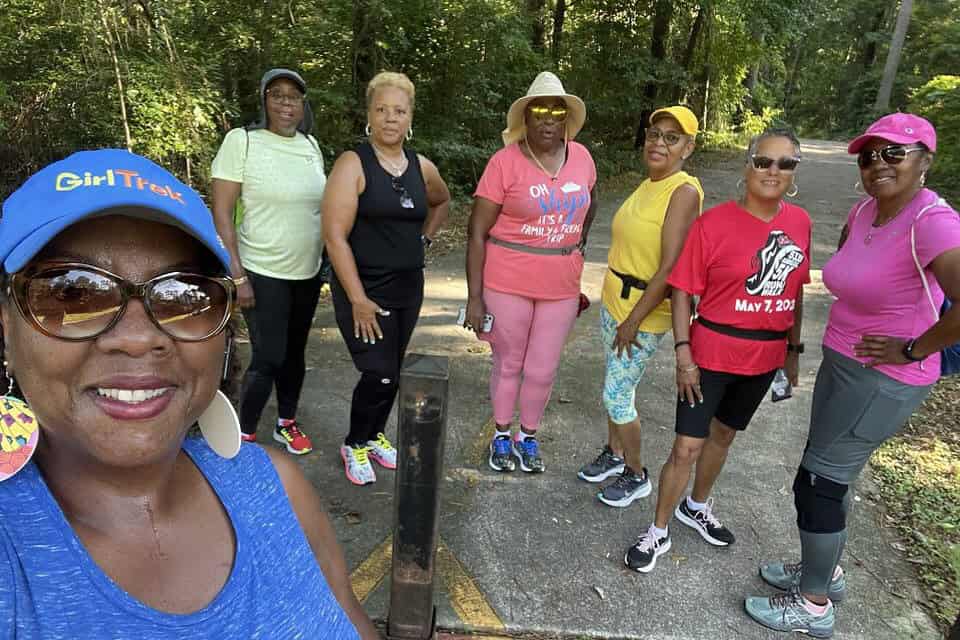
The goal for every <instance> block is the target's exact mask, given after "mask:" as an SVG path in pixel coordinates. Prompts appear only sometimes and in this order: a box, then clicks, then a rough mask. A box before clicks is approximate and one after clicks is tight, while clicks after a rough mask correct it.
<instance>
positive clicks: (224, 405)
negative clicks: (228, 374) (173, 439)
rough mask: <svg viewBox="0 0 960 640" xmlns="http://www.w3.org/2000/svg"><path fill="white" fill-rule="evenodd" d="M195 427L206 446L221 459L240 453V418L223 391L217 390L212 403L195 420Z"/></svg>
mask: <svg viewBox="0 0 960 640" xmlns="http://www.w3.org/2000/svg"><path fill="white" fill-rule="evenodd" d="M197 425H198V426H199V427H200V433H201V434H202V435H203V439H204V440H206V441H207V445H208V446H209V447H210V448H211V449H212V450H213V452H214V453H215V454H217V455H218V456H220V457H221V458H232V457H234V456H235V455H237V454H238V453H240V418H239V417H237V412H236V410H234V408H233V405H232V404H230V399H229V398H228V397H227V396H226V394H224V393H223V391H220V390H219V389H218V390H217V394H216V395H215V396H214V397H213V402H211V403H210V406H209V407H207V408H206V410H204V412H203V413H201V414H200V417H199V418H197Z"/></svg>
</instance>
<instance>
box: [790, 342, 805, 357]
mask: <svg viewBox="0 0 960 640" xmlns="http://www.w3.org/2000/svg"><path fill="white" fill-rule="evenodd" d="M790 351H794V352H796V353H797V355H800V354H801V353H803V343H802V342H801V343H799V344H790V343H789V342H788V343H787V352H788V353H789V352H790Z"/></svg>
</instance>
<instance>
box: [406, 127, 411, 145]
mask: <svg viewBox="0 0 960 640" xmlns="http://www.w3.org/2000/svg"><path fill="white" fill-rule="evenodd" d="M405 137H406V139H407V142H410V141H411V140H413V127H410V128H409V129H407V135H406V136H405Z"/></svg>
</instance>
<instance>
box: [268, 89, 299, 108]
mask: <svg viewBox="0 0 960 640" xmlns="http://www.w3.org/2000/svg"><path fill="white" fill-rule="evenodd" d="M267 98H269V99H270V100H271V101H273V102H276V103H278V104H289V105H293V106H297V105H301V104H303V101H304V100H305V99H306V97H305V96H304V95H303V94H302V93H284V92H283V91H281V90H279V89H270V90H269V91H267Z"/></svg>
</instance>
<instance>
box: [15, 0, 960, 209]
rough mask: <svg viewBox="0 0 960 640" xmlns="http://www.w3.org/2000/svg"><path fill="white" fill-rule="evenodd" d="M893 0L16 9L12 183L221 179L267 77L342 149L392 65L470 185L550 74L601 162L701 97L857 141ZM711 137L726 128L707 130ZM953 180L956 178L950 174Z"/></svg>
mask: <svg viewBox="0 0 960 640" xmlns="http://www.w3.org/2000/svg"><path fill="white" fill-rule="evenodd" d="M899 6H900V5H899V2H896V1H894V0H883V1H881V2H875V1H873V0H776V1H773V0H700V1H698V0H648V1H646V2H624V1H622V0H617V1H614V0H409V1H407V2H404V3H388V2H384V1H383V0H355V1H353V2H347V1H346V0H325V1H322V2H306V1H303V0H283V1H281V0H230V1H226V0H191V1H190V2H186V1H184V0H86V1H83V2H66V1H65V0H3V11H2V12H0V195H3V194H4V193H5V192H6V191H7V190H9V188H10V187H11V186H13V185H15V184H17V183H18V182H19V181H21V180H22V179H23V178H24V177H25V176H26V175H28V174H29V173H30V172H32V171H34V170H36V169H37V168H38V167H39V166H41V165H43V164H45V163H47V162H49V161H51V160H54V159H56V158H59V157H63V156H65V155H67V154H68V153H70V152H71V151H74V150H76V149H80V148H91V147H102V146H116V147H123V146H129V147H131V148H132V149H133V150H134V151H137V152H139V153H143V154H145V155H147V156H150V157H152V158H154V159H156V160H158V161H159V162H161V163H163V164H165V165H167V166H170V167H171V168H173V169H174V170H175V171H177V172H178V173H179V174H180V175H181V176H182V177H184V178H185V179H188V180H189V181H190V182H192V183H193V184H194V185H195V186H197V187H199V188H201V189H203V188H205V185H206V181H207V177H208V176H207V174H208V170H209V164H210V160H211V158H212V155H213V154H214V153H215V152H216V149H217V146H218V145H219V142H220V140H221V138H222V135H223V133H224V132H225V131H226V130H227V129H229V128H230V127H231V126H238V125H242V124H245V123H247V122H249V121H251V120H252V119H253V118H254V117H255V116H256V111H257V108H258V100H257V95H256V94H257V85H258V81H259V78H260V76H261V74H262V73H263V71H264V70H266V69H268V68H271V67H276V66H285V67H290V68H294V69H297V70H299V71H300V72H301V73H302V74H303V75H304V77H305V78H306V80H307V83H308V85H309V99H310V102H311V104H312V106H313V109H314V111H315V113H316V114H317V116H318V117H317V120H316V126H315V131H314V133H315V135H316V136H317V138H318V140H319V141H320V143H321V145H322V148H323V150H324V152H325V153H326V154H327V155H328V156H333V155H335V154H336V153H339V152H340V151H342V150H343V149H345V148H348V147H349V146H351V145H352V144H354V142H355V141H356V139H357V137H358V136H359V135H360V133H361V131H362V129H363V124H364V118H365V116H364V107H363V90H364V85H365V83H366V82H367V81H368V80H369V79H370V77H372V75H373V74H374V73H375V72H376V71H379V70H381V69H391V70H399V71H403V72H405V73H407V74H408V75H409V76H410V77H411V79H412V80H413V81H414V82H415V83H416V86H417V109H416V116H415V122H414V130H415V134H416V137H415V143H414V146H416V147H417V149H418V150H419V151H421V152H423V153H425V154H427V155H428V156H430V157H431V158H432V159H433V160H435V161H436V162H437V163H438V165H439V166H440V169H441V171H443V173H444V175H445V176H447V178H448V180H449V181H450V182H451V183H452V184H453V185H454V186H456V187H458V188H459V189H461V190H462V191H468V190H470V189H471V188H472V186H473V184H475V181H476V178H477V177H478V175H479V173H480V172H481V171H482V168H483V164H484V162H485V161H486V159H487V157H488V156H489V154H490V153H491V152H492V150H494V149H495V148H496V147H497V146H498V142H499V131H500V130H501V129H502V128H503V125H504V119H505V113H506V111H507V108H508V107H509V105H510V103H511V102H512V101H513V100H514V99H516V98H517V97H519V96H521V95H522V94H523V93H524V92H525V91H526V88H527V86H528V84H529V83H530V81H531V80H532V79H533V77H534V76H535V75H536V73H537V72H538V71H540V70H544V69H549V70H552V71H555V72H556V73H557V74H558V75H559V76H560V77H561V79H562V80H563V82H564V83H565V86H566V87H567V89H568V91H571V92H573V93H576V94H578V95H580V96H581V97H582V98H583V99H584V100H585V102H586V104H587V108H588V120H587V126H586V128H585V129H584V132H583V134H582V135H583V140H584V141H585V142H586V143H587V144H589V145H591V147H592V148H593V149H595V155H596V157H597V159H598V162H599V164H600V169H601V171H605V172H607V173H611V172H616V171H617V170H619V169H620V168H622V166H623V165H624V164H625V163H627V162H632V157H633V152H632V147H633V145H634V142H635V140H636V138H637V135H638V131H639V130H640V129H641V128H642V127H641V123H642V117H643V114H644V113H649V110H650V109H652V108H653V107H655V106H658V105H661V104H665V103H671V102H682V103H685V104H688V105H689V106H691V108H693V110H694V112H695V113H697V114H698V116H700V117H701V120H702V121H703V122H702V126H703V127H704V128H705V129H706V130H708V131H709V132H713V133H722V132H725V131H736V130H747V131H749V130H751V129H755V128H757V127H760V126H763V125H764V124H766V123H769V122H771V121H773V120H778V121H782V122H783V123H786V124H789V125H792V126H794V127H795V128H797V129H798V130H799V131H800V132H801V133H802V134H806V135H811V136H813V135H815V136H825V137H827V136H829V137H835V136H841V137H845V136H849V135H850V134H852V133H854V132H856V131H857V130H860V129H862V127H863V126H864V125H865V124H866V123H867V122H869V121H870V120H871V119H873V118H874V117H876V116H877V115H879V114H877V113H874V111H873V108H874V102H875V99H876V96H877V91H878V89H879V87H880V80H881V74H882V72H883V67H884V64H885V62H886V57H887V56H886V53H887V50H888V48H889V45H890V41H891V37H892V34H893V30H894V23H895V22H896V19H897V15H898V13H899ZM958 43H960V3H957V2H955V0H916V2H915V3H914V6H913V15H912V20H911V21H910V24H909V30H908V31H907V34H906V39H905V44H904V47H903V52H902V57H901V61H900V64H899V67H898V70H897V73H896V76H895V82H894V83H893V85H892V96H891V101H890V109H891V110H896V109H904V110H905V109H913V110H916V111H918V112H921V113H923V114H924V115H926V116H927V117H929V118H931V119H932V120H933V121H934V124H935V125H937V127H938V131H939V133H940V135H941V138H942V140H943V144H941V147H942V151H941V153H940V154H939V155H940V156H941V157H940V158H939V159H938V162H937V167H936V169H935V172H934V174H933V175H932V177H933V178H934V180H936V178H937V176H938V175H939V176H943V175H946V174H948V170H950V171H954V170H956V169H958V168H960V154H958V152H957V151H956V144H955V143H956V142H957V141H958V135H960V122H958V120H957V113H958V110H957V104H958V102H960V80H958V78H957V76H956V75H951V74H956V73H957V70H958V69H960V44H958ZM707 142H708V143H709V142H710V135H709V134H708V136H707ZM940 183H941V184H943V183H945V181H944V180H943V179H942V178H941V179H940Z"/></svg>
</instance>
